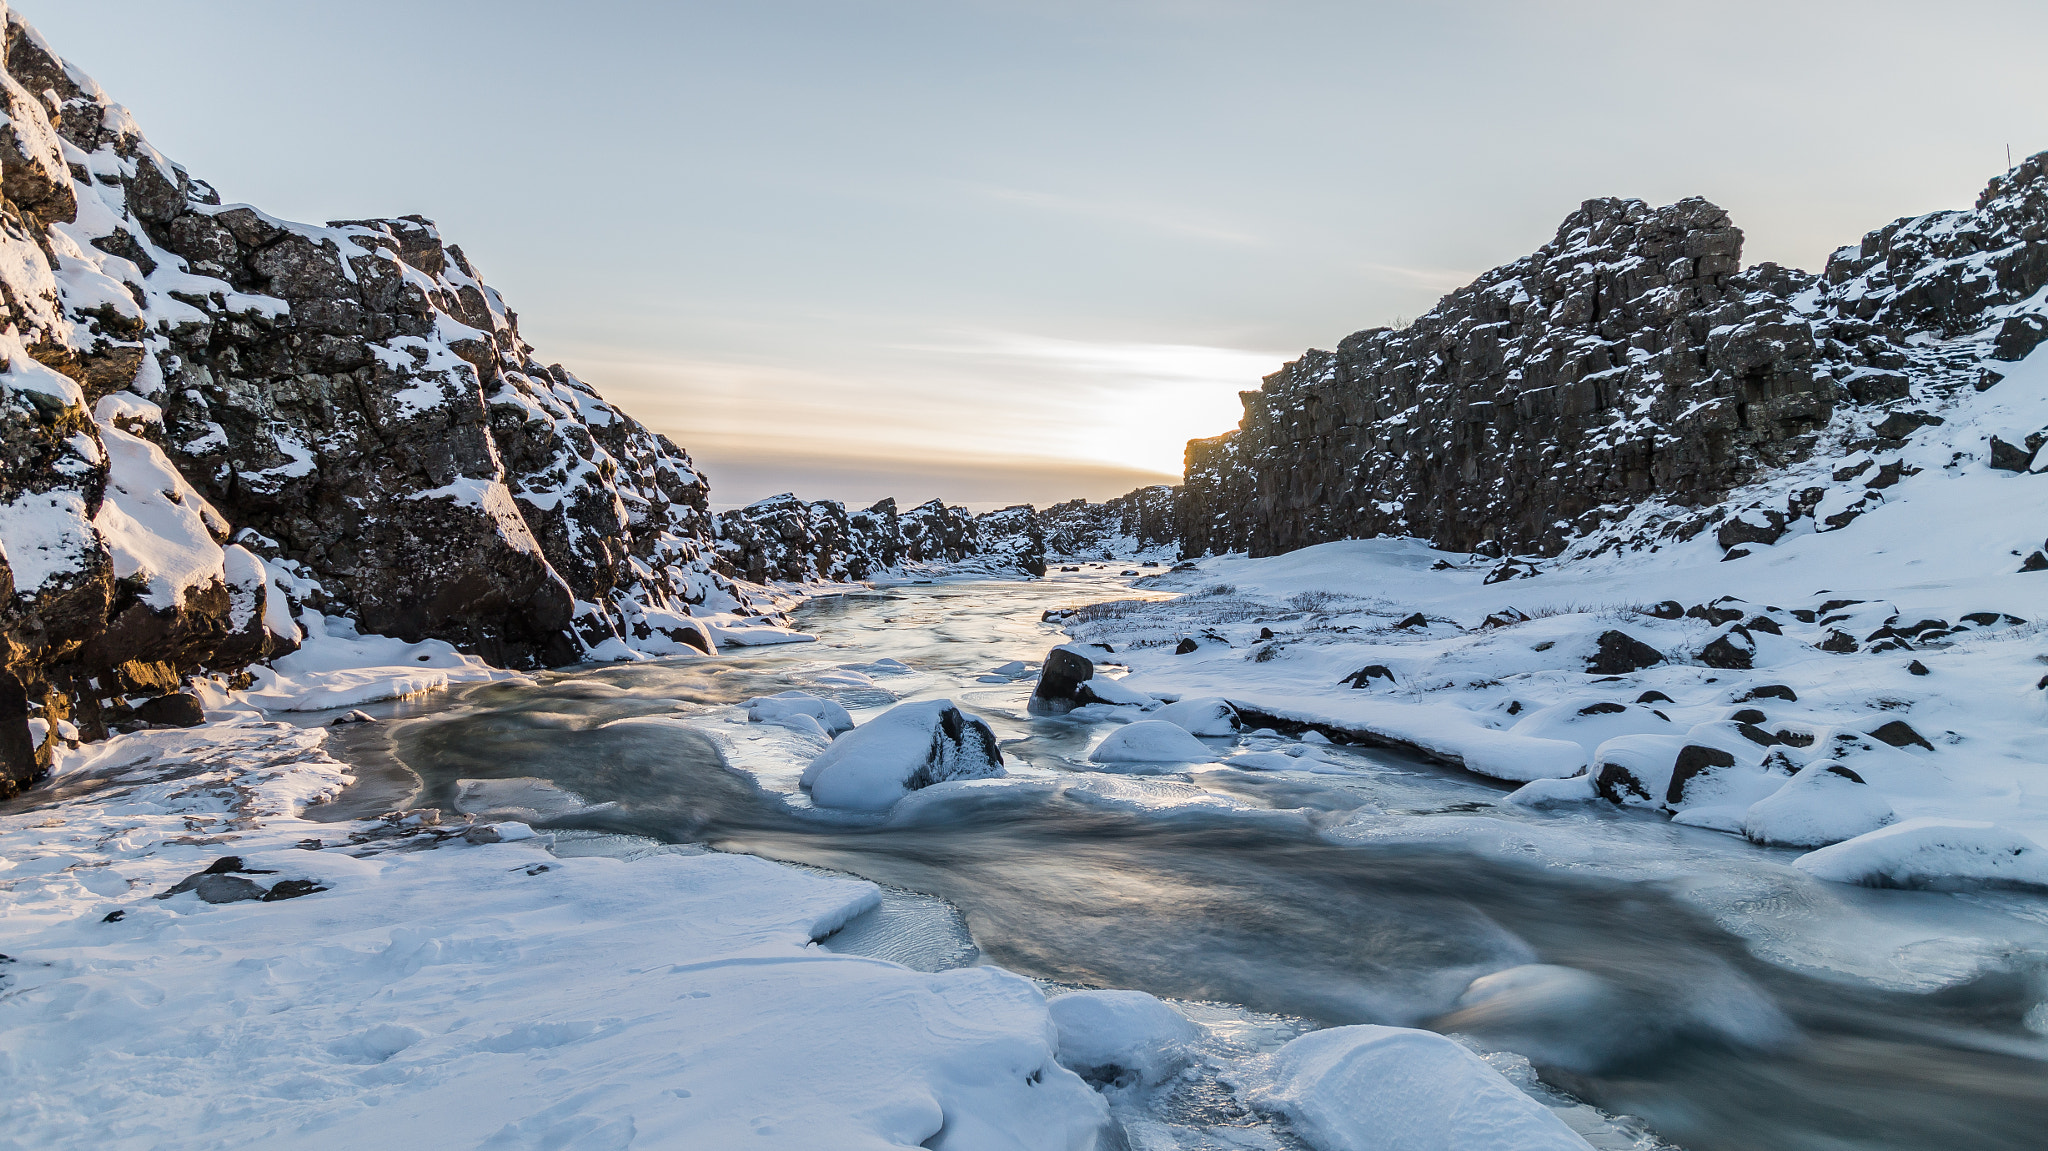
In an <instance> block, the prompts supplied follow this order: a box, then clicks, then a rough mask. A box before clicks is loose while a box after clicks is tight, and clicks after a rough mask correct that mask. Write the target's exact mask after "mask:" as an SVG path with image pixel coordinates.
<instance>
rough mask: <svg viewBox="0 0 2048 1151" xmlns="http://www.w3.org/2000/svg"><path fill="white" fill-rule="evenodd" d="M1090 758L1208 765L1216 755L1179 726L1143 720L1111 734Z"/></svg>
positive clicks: (1105, 760) (1154, 720) (1110, 760)
mask: <svg viewBox="0 0 2048 1151" xmlns="http://www.w3.org/2000/svg"><path fill="white" fill-rule="evenodd" d="M1089 758H1090V759H1093V760H1094V761H1095V762H1097V763H1209V762H1211V761H1213V760H1214V759H1215V758H1216V753H1215V752H1214V751H1211V750H1210V749H1209V747H1208V746H1207V745H1206V744H1204V743H1203V742H1202V741H1201V740H1199V739H1196V738H1195V737H1194V736H1192V735H1189V734H1188V732H1187V729H1186V728H1183V727H1181V726H1180V725H1179V724H1175V723H1168V722H1167V721H1165V720H1163V719H1144V720H1139V721H1138V722H1137V723H1133V724H1128V725H1126V726H1124V727H1120V728H1118V729H1116V730H1115V731H1112V732H1110V733H1109V735H1108V737H1107V738H1105V739H1104V740H1103V741H1102V742H1101V743H1099V744H1096V745H1095V751H1094V753H1093V754H1092V755H1090V756H1089Z"/></svg>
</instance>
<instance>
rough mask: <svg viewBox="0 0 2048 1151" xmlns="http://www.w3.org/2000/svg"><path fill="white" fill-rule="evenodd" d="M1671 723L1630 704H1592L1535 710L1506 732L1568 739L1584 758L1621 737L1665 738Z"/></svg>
mask: <svg viewBox="0 0 2048 1151" xmlns="http://www.w3.org/2000/svg"><path fill="white" fill-rule="evenodd" d="M1672 730H1673V729H1672V725H1671V721H1670V720H1668V719H1666V718H1664V717H1663V716H1661V715H1658V714H1657V713H1656V712H1655V711H1653V710H1651V709H1650V708H1647V707H1643V706H1641V705H1639V704H1632V703H1611V702H1607V701H1594V702H1590V703H1561V704H1557V705H1555V706H1553V707H1544V708H1538V709H1536V710H1535V711H1532V712H1530V713H1529V714H1528V715H1525V716H1523V717H1522V718H1521V719H1519V720H1517V721H1516V723H1515V725H1514V726H1513V727H1511V728H1509V729H1508V731H1509V732H1511V733H1513V734H1515V735H1520V736H1527V737H1529V738H1532V739H1564V740H1570V741H1571V742H1573V743H1576V744H1578V745H1579V746H1580V747H1583V748H1585V749H1586V754H1587V755H1589V756H1590V755H1592V754H1593V752H1594V751H1595V750H1596V749H1598V748H1599V747H1600V745H1601V744H1603V743H1606V742H1607V741H1608V740H1610V739H1616V738H1619V737H1621V736H1624V735H1669V734H1671V733H1672Z"/></svg>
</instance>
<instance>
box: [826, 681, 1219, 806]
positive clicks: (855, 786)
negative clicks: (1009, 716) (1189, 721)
mask: <svg viewBox="0 0 2048 1151" xmlns="http://www.w3.org/2000/svg"><path fill="white" fill-rule="evenodd" d="M1175 730H1179V729H1178V728H1176V729H1175ZM1002 774H1004V773H1003V753H1002V749H1001V748H1000V747H998V746H997V743H996V736H995V733H994V732H992V731H990V730H989V727H988V725H987V724H986V723H983V722H982V721H981V720H979V719H976V718H974V717H973V716H970V715H968V714H966V713H965V712H963V711H961V710H960V708H959V706H958V705H957V704H955V703H954V702H953V701H952V700H950V699H926V700H918V701H916V702H914V703H899V704H897V705H896V706H895V707H892V708H890V709H889V710H888V711H885V712H883V713H882V714H880V715H878V716H876V717H875V718H873V719H871V720H869V721H867V722H866V723H865V724H862V725H861V726H859V727H857V728H854V729H853V730H852V731H849V732H847V733H846V734H845V735H842V736H840V737H839V738H838V739H836V740H834V741H833V742H832V746H830V747H828V748H826V749H825V750H824V752H823V753H821V754H820V755H819V756H818V757H817V758H816V759H813V760H812V761H811V763H810V766H808V767H806V768H804V773H803V778H802V780H801V786H803V787H804V789H805V790H807V791H809V792H810V793H811V800H812V801H813V802H814V803H817V804H818V805H819V806H821V807H840V808H849V809H852V810H856V811H881V810H885V809H887V808H888V807H890V806H892V805H893V804H895V802H896V801H897V800H899V799H902V798H903V797H904V796H906V795H908V794H910V793H911V792H913V791H916V790H918V789H919V788H922V787H929V786H931V785H932V784H934V783H943V782H945V781H947V780H955V779H992V778H995V777H998V776H1001V775H1002Z"/></svg>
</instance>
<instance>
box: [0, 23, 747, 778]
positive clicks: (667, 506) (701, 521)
mask: <svg viewBox="0 0 2048 1151" xmlns="http://www.w3.org/2000/svg"><path fill="white" fill-rule="evenodd" d="M0 14H4V16H5V21H6V34H5V41H4V45H0V52H4V58H0V65H4V67H0V100H4V103H5V107H4V113H5V118H6V123H5V126H4V128H0V304H4V307H5V321H4V332H0V359H4V361H5V368H4V371H0V450H4V453H5V458H4V463H5V470H4V472H0V543H4V554H0V793H6V792H9V791H11V790H12V789H13V788H15V787H18V786H20V785H21V784H22V783H24V782H26V781H28V780H31V779H33V778H35V777H36V776H37V774H38V773H39V772H40V771H41V770H42V769H43V768H44V767H45V766H46V765H47V758H48V756H47V753H48V746H49V741H50V740H52V739H55V738H57V737H58V736H59V734H60V733H65V734H67V735H69V736H72V737H76V738H88V739H90V738H94V737H97V736H100V735H103V734H104V733H105V731H106V729H107V726H108V725H109V724H110V723H117V722H122V721H125V720H130V719H137V718H140V719H149V718H153V717H155V716H157V715H158V714H159V713H158V712H152V711H151V707H152V702H151V701H152V700H161V699H162V698H163V697H164V696H166V695H167V694H168V693H171V692H175V691H176V690H177V687H178V685H179V683H180V681H181V679H182V678H183V677H185V676H187V675H189V674H191V673H193V672H194V671H197V670H199V669H201V668H206V669H212V670H224V669H232V668H236V667H240V666H242V665H245V664H247V663H248V662H250V661H252V660H256V659H262V658H265V657H267V656H273V655H276V654H280V653H282V652H285V651H289V650H291V649H292V647H293V646H295V645H296V644H297V643H298V642H299V641H300V637H301V633H300V630H299V625H298V623H297V622H296V621H295V616H296V615H297V614H298V613H299V612H300V611H301V610H303V609H307V608H310V609H313V610H316V611H319V612H322V613H326V614H331V615H341V616H347V617H350V618H353V619H354V620H355V621H357V623H358V624H359V625H360V626H361V627H362V628H363V629H364V630H365V631H374V632H382V633H386V634H390V635H395V636H398V637H401V638H404V639H408V640H418V639H424V638H430V637H431V638H440V639H446V640H449V641H451V642H453V643H455V644H457V645H458V646H460V647H462V648H464V649H465V650H468V651H472V652H475V653H477V654H480V655H483V656H485V657H486V658H488V659H491V660H493V661H494V662H498V663H502V664H507V665H513V666H536V665H541V664H559V663H565V662H572V661H575V660H580V659H593V658H618V657H620V656H628V655H633V654H667V653H671V652H677V651H682V650H685V649H687V648H701V649H708V648H709V647H710V646H711V644H710V640H709V635H710V633H709V631H708V629H706V628H704V627H702V626H700V624H699V622H698V621H696V620H693V619H692V618H691V617H692V615H693V614H703V613H717V612H738V613H745V612H747V611H748V608H747V606H746V603H745V597H744V595H743V594H742V593H741V591H740V590H739V589H738V588H737V587H736V586H735V585H734V584H733V582H732V581H731V580H730V579H728V578H727V577H726V576H725V575H723V574H721V573H720V572H719V571H718V570H717V563H716V556H715V554H714V551H713V541H712V535H711V516H710V513H709V510H708V502H707V486H706V483H705V481H704V479H703V477H702V476H701V475H700V474H699V473H698V472H697V471H696V469H695V468H694V467H693V466H692V465H691V461H690V457H689V456H688V454H687V453H685V452H684V451H683V450H682V449H681V448H679V447H677V446H676V445H675V444H673V443H671V442H670V441H669V440H667V439H666V438H665V437H663V436H660V435H657V434H655V433H653V432H651V431H649V430H648V429H647V428H646V427H644V426H643V425H641V424H640V423H638V422H637V421H635V420H633V419H631V418H630V417H628V416H626V415H625V414H624V413H622V412H620V411H618V410H617V409H616V408H614V407H612V406H611V405H609V404H607V403H605V402H604V400H603V399H601V398H600V397H599V396H598V395H597V394H596V393H595V392H594V391H593V390H592V389H591V388H589V387H588V386H587V385H585V384H583V383H582V382H581V381H579V380H577V379H576V378H575V377H574V376H572V375H571V374H570V373H569V372H567V371H566V370H564V369H562V368H561V367H559V366H550V365H546V364H544V363H542V362H541V361H539V360H538V359H536V358H535V357H534V355H533V349H532V348H531V347H529V346H528V345H527V344H526V343H525V342H524V341H523V340H522V339H521V338H520V336H519V328H518V321H517V319H516V317H515V316H514V314H513V313H512V312H511V310H510V309H508V308H507V307H506V306H505V304H504V302H503V300H501V299H500V298H499V296H498V294H497V293H496V292H494V291H493V290H492V289H491V288H490V287H489V286H488V285H486V284H485V283H484V282H483V280H482V279H481V277H480V276H479V275H478V273H477V271H476V269H475V267H474V266H473V265H472V264H471V263H470V262H469V261H468V260H467V259H466V258H465V257H464V256H463V254H462V251H461V249H459V248H455V247H452V246H448V245H446V244H444V243H443V242H442V240H441V238H440V236H439V234H438V233H437V232H436V230H435V229H434V227H433V225H432V224H430V223H428V222H427V221H425V220H422V219H418V218H416V217H414V218H405V219H396V220H360V221H344V222H339V223H333V224H328V225H325V226H313V225H307V224H298V223H293V222H290V221H285V220H279V219H276V218H274V217H271V216H268V215H266V214H264V213H262V212H260V211H258V210H256V209H254V208H251V207H248V206H246V205H223V204H222V203H221V202H220V197H219V196H218V195H216V194H215V193H214V191H213V190H212V189H211V188H210V187H208V186H207V185H206V184H205V183H204V182H203V181H201V180H199V179H197V178H195V177H193V176H192V175H191V174H189V173H187V172H186V171H185V170H184V169H183V168H181V167H180V166H178V165H177V164H175V163H173V162H172V161H171V160H170V159H169V158H167V157H165V156H164V155H163V154H162V153H160V152H158V151H157V150H156V149H155V148H153V147H152V146H151V145H150V144H149V142H148V141H147V139H145V138H144V137H143V135H142V134H141V132H140V131H139V130H138V129H137V128H136V126H135V124H134V122H133V120H132V119H131V118H130V117H129V115H128V113H127V111H126V110H125V109H124V108H122V107H121V106H120V105H118V104H115V103H113V102H112V101H111V100H109V99H108V98H107V96H106V95H105V93H104V92H102V91H101V90H100V88H99V86H98V85H97V84H95V83H94V82H93V81H92V80H91V78H90V77H88V76H86V75H85V74H84V73H82V72H80V71H79V70H77V69H76V68H74V67H72V66H70V65H69V64H67V63H66V62H65V61H64V60H63V59H62V58H61V57H59V56H58V55H57V53H56V51H55V50H54V49H53V48H52V47H51V46H50V45H49V44H48V43H46V42H45V41H44V40H43V38H42V37H41V36H40V35H38V34H37V33H36V32H35V30H34V29H33V28H31V27H30V26H29V25H28V24H26V23H25V22H24V21H22V20H21V19H20V18H19V17H18V16H16V15H14V14H13V13H11V12H7V11H6V10H5V7H4V5H0ZM173 710H175V709H173ZM162 714H168V712H163V713H162Z"/></svg>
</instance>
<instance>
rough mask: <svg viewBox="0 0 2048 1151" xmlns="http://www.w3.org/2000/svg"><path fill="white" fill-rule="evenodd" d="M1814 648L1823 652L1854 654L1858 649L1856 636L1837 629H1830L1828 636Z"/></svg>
mask: <svg viewBox="0 0 2048 1151" xmlns="http://www.w3.org/2000/svg"><path fill="white" fill-rule="evenodd" d="M1814 646H1815V647H1817V648H1819V649H1820V650H1822V651H1832V652H1837V653H1842V652H1852V651H1856V650H1857V649H1858V644H1857V643H1856V637H1855V636H1853V635H1850V634H1849V633H1848V632H1845V631H1842V630H1840V629H1836V628H1830V629H1829V630H1828V634H1827V635H1826V636H1825V637H1824V638H1823V639H1822V640H1821V641H1820V642H1819V643H1817V644H1815V645H1814Z"/></svg>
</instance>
